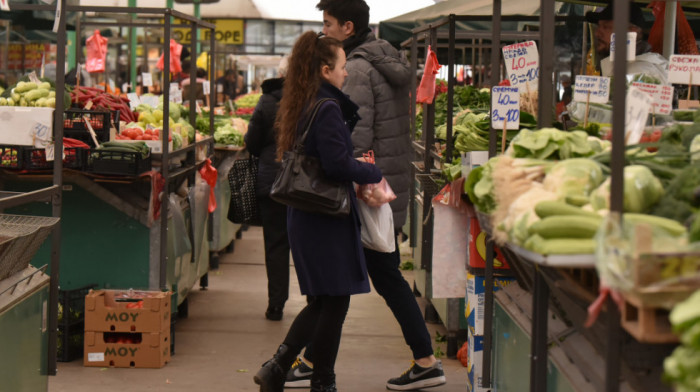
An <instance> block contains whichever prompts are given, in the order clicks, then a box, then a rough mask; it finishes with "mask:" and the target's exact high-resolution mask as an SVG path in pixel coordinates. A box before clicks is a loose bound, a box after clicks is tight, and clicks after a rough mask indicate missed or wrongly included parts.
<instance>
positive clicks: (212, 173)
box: [199, 158, 219, 214]
mask: <svg viewBox="0 0 700 392" xmlns="http://www.w3.org/2000/svg"><path fill="white" fill-rule="evenodd" d="M199 174H200V175H201V176H202V178H203V179H204V181H206V182H207V184H209V213H210V214H211V213H212V212H214V210H215V209H216V194H214V188H215V187H216V179H217V178H218V177H219V173H218V171H217V170H216V168H214V166H212V165H211V160H210V159H209V158H207V160H206V162H205V163H204V166H202V168H201V169H199Z"/></svg>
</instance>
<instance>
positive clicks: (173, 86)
mask: <svg viewBox="0 0 700 392" xmlns="http://www.w3.org/2000/svg"><path fill="white" fill-rule="evenodd" d="M179 89H180V84H178V83H170V94H172V93H174V92H175V91H177V90H179Z"/></svg>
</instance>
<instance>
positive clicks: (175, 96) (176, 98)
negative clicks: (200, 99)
mask: <svg viewBox="0 0 700 392" xmlns="http://www.w3.org/2000/svg"><path fill="white" fill-rule="evenodd" d="M170 101H171V102H175V103H182V90H180V89H178V90H177V91H174V92H171V93H170Z"/></svg>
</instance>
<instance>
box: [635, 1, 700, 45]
mask: <svg viewBox="0 0 700 392" xmlns="http://www.w3.org/2000/svg"><path fill="white" fill-rule="evenodd" d="M676 7H677V20H676V25H677V26H678V54H691V55H698V54H700V53H698V45H697V44H696V43H695V35H694V34H693V29H692V28H691V27H690V24H689V23H688V19H686V17H685V14H684V13H683V8H681V3H677V4H676ZM649 8H651V13H652V14H654V18H655V20H654V25H653V26H651V30H650V31H649V40H648V41H649V45H651V51H652V52H656V53H659V54H663V51H664V19H665V18H666V2H665V1H652V2H651V3H649Z"/></svg>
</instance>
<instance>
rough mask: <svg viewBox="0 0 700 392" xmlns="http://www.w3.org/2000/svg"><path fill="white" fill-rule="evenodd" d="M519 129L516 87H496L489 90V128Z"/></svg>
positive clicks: (518, 99) (517, 92)
mask: <svg viewBox="0 0 700 392" xmlns="http://www.w3.org/2000/svg"><path fill="white" fill-rule="evenodd" d="M504 121H505V122H506V129H520V92H519V91H518V88H517V87H506V86H497V87H494V88H493V89H492V90H491V127H492V128H494V129H503V122H504Z"/></svg>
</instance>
